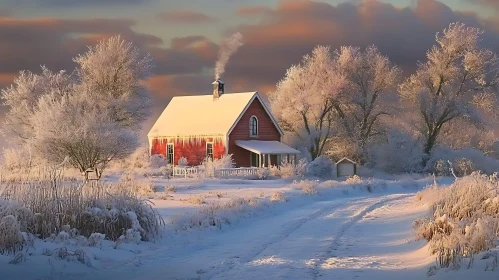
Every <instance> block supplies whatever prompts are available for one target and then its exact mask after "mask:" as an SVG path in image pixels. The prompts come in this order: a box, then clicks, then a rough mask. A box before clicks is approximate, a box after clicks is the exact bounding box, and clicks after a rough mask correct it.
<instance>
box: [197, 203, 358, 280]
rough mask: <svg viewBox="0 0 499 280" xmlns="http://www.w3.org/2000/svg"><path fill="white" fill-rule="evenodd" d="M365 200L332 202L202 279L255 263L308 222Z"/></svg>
mask: <svg viewBox="0 0 499 280" xmlns="http://www.w3.org/2000/svg"><path fill="white" fill-rule="evenodd" d="M364 199H365V198H357V199H351V200H340V201H332V202H333V203H332V204H331V205H328V206H326V207H323V208H321V209H319V210H317V211H315V212H313V213H312V214H310V215H307V216H304V217H301V218H299V219H298V220H295V221H294V222H292V223H291V224H289V225H288V226H286V227H285V228H284V230H282V231H280V232H279V233H278V234H276V237H275V238H272V239H271V240H269V241H267V242H264V243H262V244H261V246H258V247H257V248H255V249H254V250H252V251H251V252H249V253H247V254H245V255H244V257H234V258H232V259H226V260H225V261H224V262H222V263H221V264H219V265H218V266H215V267H213V268H212V269H211V270H210V271H209V272H205V273H203V275H202V277H201V278H200V279H205V280H210V279H212V278H214V277H216V276H219V275H221V274H223V273H226V272H228V271H230V270H232V269H233V268H235V267H236V266H238V265H244V264H248V263H250V262H252V261H254V260H255V259H256V258H257V257H258V256H259V255H260V254H261V253H263V252H264V251H265V250H267V248H269V247H270V246H272V245H274V244H276V243H278V242H282V241H283V240H285V239H287V238H288V237H289V236H290V235H291V234H292V233H293V232H295V231H297V230H298V229H300V228H301V227H302V226H303V225H305V224H306V223H308V222H311V221H313V220H315V219H317V218H319V217H321V216H323V215H325V214H329V213H330V212H331V211H333V210H335V209H337V208H339V207H342V206H345V204H346V203H353V202H356V201H361V200H364ZM234 259H237V260H238V261H235V260H234Z"/></svg>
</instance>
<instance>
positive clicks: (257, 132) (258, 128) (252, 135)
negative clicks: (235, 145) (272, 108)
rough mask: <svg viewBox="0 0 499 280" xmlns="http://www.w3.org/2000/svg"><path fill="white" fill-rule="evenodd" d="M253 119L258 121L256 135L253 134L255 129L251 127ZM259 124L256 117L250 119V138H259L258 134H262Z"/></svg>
mask: <svg viewBox="0 0 499 280" xmlns="http://www.w3.org/2000/svg"><path fill="white" fill-rule="evenodd" d="M253 118H254V119H255V121H256V134H253V128H252V127H251V121H252V120H253ZM258 123H259V121H258V118H257V117H256V116H255V115H253V116H251V117H250V120H249V136H250V137H258V134H259V132H260V127H259V126H258Z"/></svg>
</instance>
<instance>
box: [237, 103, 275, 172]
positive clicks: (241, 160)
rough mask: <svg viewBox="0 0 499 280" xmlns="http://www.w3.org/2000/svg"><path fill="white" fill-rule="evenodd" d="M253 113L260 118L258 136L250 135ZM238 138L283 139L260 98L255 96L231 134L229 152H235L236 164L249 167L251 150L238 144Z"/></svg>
mask: <svg viewBox="0 0 499 280" xmlns="http://www.w3.org/2000/svg"><path fill="white" fill-rule="evenodd" d="M253 115H254V116H256V118H257V119H258V137H250V133H249V121H250V118H251V116H253ZM236 140H262V141H281V135H280V134H279V130H277V128H276V127H275V125H274V123H273V122H272V119H271V118H270V116H269V115H268V114H267V113H266V112H265V109H264V108H263V106H262V104H261V103H260V101H259V100H258V99H256V98H255V100H254V101H253V102H252V103H251V105H250V106H249V107H248V110H246V112H245V113H244V115H243V116H242V117H241V119H240V120H239V122H238V123H237V124H236V126H235V127H234V129H233V130H232V132H231V134H230V135H229V145H228V147H229V154H233V158H234V161H235V162H236V166H237V167H249V166H250V164H251V163H250V152H249V151H247V150H245V149H243V148H240V147H239V146H236ZM274 158H275V157H274ZM272 164H276V162H272Z"/></svg>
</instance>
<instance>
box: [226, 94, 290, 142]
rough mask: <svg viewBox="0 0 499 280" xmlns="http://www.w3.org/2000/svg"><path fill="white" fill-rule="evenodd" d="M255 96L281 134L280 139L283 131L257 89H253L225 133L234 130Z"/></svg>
mask: <svg viewBox="0 0 499 280" xmlns="http://www.w3.org/2000/svg"><path fill="white" fill-rule="evenodd" d="M255 98H258V101H259V102H260V104H261V105H262V107H263V109H264V110H265V112H266V113H267V115H268V116H269V117H270V120H271V121H272V123H274V126H275V128H276V129H277V131H278V132H279V134H280V135H281V140H282V136H283V135H284V133H283V131H282V129H281V127H280V126H279V125H278V124H277V121H276V120H275V119H274V116H272V114H271V113H270V111H269V109H268V108H267V106H265V102H263V100H262V98H261V97H260V94H259V93H258V91H255V95H253V97H252V98H251V99H250V100H249V101H248V104H246V106H245V107H244V109H243V110H242V111H241V113H240V114H239V117H237V119H236V121H235V122H234V124H233V125H232V126H231V127H230V129H229V132H227V135H230V134H231V133H232V130H234V128H235V127H236V125H237V124H238V123H239V121H240V120H241V118H242V117H243V115H244V113H246V111H247V110H248V108H249V106H250V105H251V103H253V101H254V100H255ZM281 142H282V141H281Z"/></svg>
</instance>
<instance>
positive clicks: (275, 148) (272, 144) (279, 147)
mask: <svg viewBox="0 0 499 280" xmlns="http://www.w3.org/2000/svg"><path fill="white" fill-rule="evenodd" d="M236 145H237V146H239V147H241V148H243V149H245V150H248V151H250V152H253V153H256V154H260V155H261V154H270V155H285V154H299V153H300V151H298V150H295V149H293V148H291V147H289V146H287V145H285V144H283V143H281V142H279V141H259V140H237V141H236Z"/></svg>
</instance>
